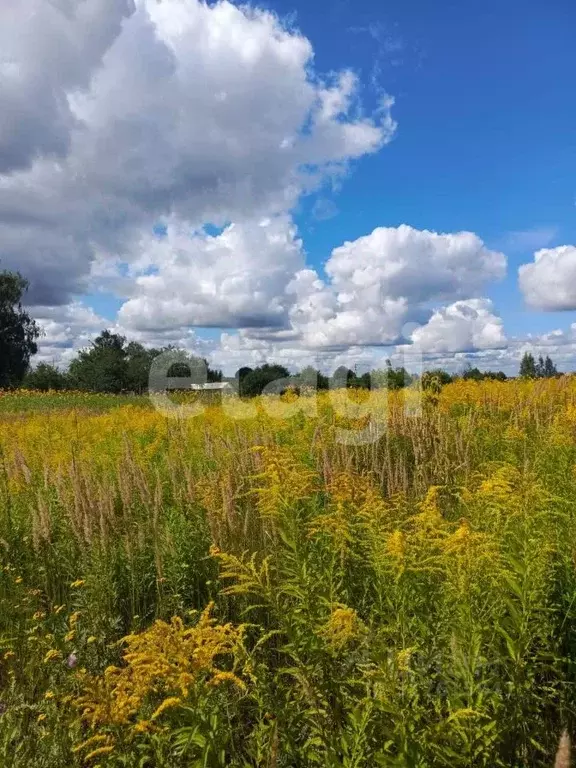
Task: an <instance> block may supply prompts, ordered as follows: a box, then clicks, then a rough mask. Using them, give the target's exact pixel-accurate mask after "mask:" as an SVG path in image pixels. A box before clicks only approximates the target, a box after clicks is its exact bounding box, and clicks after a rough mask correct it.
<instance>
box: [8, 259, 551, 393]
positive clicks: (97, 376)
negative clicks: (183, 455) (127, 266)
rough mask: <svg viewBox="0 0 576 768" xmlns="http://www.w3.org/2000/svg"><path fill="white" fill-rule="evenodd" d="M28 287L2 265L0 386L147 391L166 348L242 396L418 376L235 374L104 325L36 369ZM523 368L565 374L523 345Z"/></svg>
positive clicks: (444, 378)
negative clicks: (82, 345) (68, 356)
mask: <svg viewBox="0 0 576 768" xmlns="http://www.w3.org/2000/svg"><path fill="white" fill-rule="evenodd" d="M27 289H28V282H27V280H26V279H25V278H23V277H22V276H21V275H20V274H19V273H14V272H8V271H4V272H0V389H11V388H15V387H24V388H26V389H35V390H40V391H47V390H83V391H89V392H102V393H112V394H120V393H122V392H134V393H136V394H143V393H145V392H147V391H148V381H149V374H150V368H151V366H152V361H153V360H154V359H155V358H156V357H157V356H158V355H159V354H161V353H164V352H170V353H171V355H172V356H173V358H174V361H173V362H172V364H171V367H170V371H169V375H170V376H171V377H174V378H178V377H193V378H194V377H196V378H198V380H199V381H201V380H204V381H208V382H222V381H224V380H226V381H235V382H237V385H238V390H239V394H240V395H241V396H244V397H251V396H256V395H259V394H262V392H263V391H265V390H266V388H267V387H269V385H271V384H272V383H273V382H278V381H283V382H285V386H286V387H288V386H290V387H291V388H294V389H297V390H299V389H304V388H313V389H320V390H323V389H329V388H330V387H332V388H333V387H352V388H359V389H373V388H384V387H386V388H388V389H392V390H394V389H402V388H403V387H406V386H409V385H410V384H412V383H413V382H414V381H416V380H417V378H418V377H417V376H415V375H413V374H410V373H409V372H408V371H407V370H406V369H405V368H404V367H393V366H392V363H391V361H390V360H387V361H386V367H385V368H384V369H383V370H382V369H379V370H373V371H371V372H370V373H368V372H365V373H362V374H358V373H357V372H356V371H353V370H351V369H350V368H347V367H345V366H340V367H339V368H337V369H336V371H335V372H334V373H333V374H332V377H328V376H326V375H325V374H324V373H323V372H322V371H320V370H316V369H315V368H313V367H312V366H308V367H306V368H304V370H302V371H300V372H299V373H297V374H291V373H290V371H289V370H288V369H287V368H286V367H285V366H283V365H280V364H278V363H272V364H269V363H265V364H264V365H260V366H256V367H254V368H251V367H248V366H243V367H241V368H240V369H239V370H238V371H237V373H236V376H235V377H233V378H225V377H224V376H223V373H222V371H220V370H216V369H212V368H210V366H209V364H208V362H207V361H206V360H205V359H204V358H200V357H197V356H194V355H191V354H189V353H188V352H186V351H184V350H178V349H176V348H174V347H172V346H167V347H162V348H147V347H144V345H142V344H140V343H139V342H136V341H128V340H127V339H126V338H125V337H124V336H121V335H119V334H116V333H112V332H111V331H109V330H104V331H102V333H100V335H99V336H98V337H97V338H96V339H95V340H94V341H93V342H91V344H90V345H89V346H88V347H87V348H86V349H83V350H80V351H79V352H78V354H77V355H76V357H75V358H74V359H73V360H72V361H71V362H70V365H69V367H68V370H66V371H63V370H60V369H59V368H58V367H57V366H56V365H51V364H49V363H44V362H42V363H39V364H38V365H37V366H36V367H35V368H31V366H30V362H31V359H32V357H33V355H35V354H36V353H37V351H38V347H37V340H38V338H39V337H40V336H41V329H40V328H39V326H38V325H37V323H36V322H35V321H34V320H33V319H32V318H31V317H30V315H29V314H28V312H27V311H26V310H25V309H24V307H23V305H22V299H23V296H24V294H25V293H26V291H27ZM519 375H520V377H522V378H526V379H537V378H551V377H555V376H558V375H560V374H559V373H558V371H557V369H556V366H555V364H554V363H553V361H552V359H551V358H550V357H549V356H546V358H542V357H539V358H538V360H536V358H535V357H534V355H532V353H530V352H526V353H525V354H524V356H523V358H522V362H521V364H520V371H519ZM507 378H508V377H507V376H506V374H505V373H504V372H502V371H481V370H480V369H479V368H477V367H472V366H471V365H470V364H469V365H467V366H466V368H465V369H464V371H462V372H461V373H459V374H450V373H449V372H448V371H446V370H443V369H441V368H437V369H434V370H430V371H426V372H424V373H423V374H422V377H421V385H422V387H423V388H424V389H436V390H438V389H441V387H442V386H444V385H446V384H449V383H450V382H452V381H454V380H455V379H464V380H473V381H482V380H484V379H493V380H498V381H505V380H506V379H507Z"/></svg>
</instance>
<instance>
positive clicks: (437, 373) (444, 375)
mask: <svg viewBox="0 0 576 768" xmlns="http://www.w3.org/2000/svg"><path fill="white" fill-rule="evenodd" d="M452 381H453V377H452V376H451V375H450V374H449V373H448V371H445V370H443V369H442V368H434V369H433V370H431V371H424V373H423V374H422V389H428V390H430V391H432V392H439V391H440V390H441V389H442V387H443V386H445V385H446V384H450V383H451V382H452Z"/></svg>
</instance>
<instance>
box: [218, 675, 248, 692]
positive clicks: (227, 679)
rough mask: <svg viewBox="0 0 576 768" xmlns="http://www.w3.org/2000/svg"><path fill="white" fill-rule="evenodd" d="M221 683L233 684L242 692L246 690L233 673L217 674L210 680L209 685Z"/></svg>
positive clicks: (244, 685)
mask: <svg viewBox="0 0 576 768" xmlns="http://www.w3.org/2000/svg"><path fill="white" fill-rule="evenodd" d="M221 683H233V684H234V685H236V686H237V687H238V688H241V689H242V690H243V691H245V690H246V684H245V683H244V682H243V681H242V680H240V678H239V677H238V676H237V675H235V674H234V672H217V673H216V674H215V675H214V677H213V678H212V679H211V680H210V685H220V684H221Z"/></svg>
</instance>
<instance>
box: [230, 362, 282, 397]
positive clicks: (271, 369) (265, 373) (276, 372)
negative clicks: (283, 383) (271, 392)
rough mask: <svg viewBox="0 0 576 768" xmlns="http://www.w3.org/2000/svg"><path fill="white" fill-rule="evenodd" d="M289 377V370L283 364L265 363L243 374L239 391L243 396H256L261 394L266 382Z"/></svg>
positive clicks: (269, 382)
mask: <svg viewBox="0 0 576 768" xmlns="http://www.w3.org/2000/svg"><path fill="white" fill-rule="evenodd" d="M289 377H290V371H289V370H288V369H287V368H285V367H284V366H283V365H276V364H274V365H269V364H268V363H265V364H264V365H261V366H259V367H257V368H254V369H253V370H251V371H250V373H247V374H246V375H245V376H244V378H243V379H242V380H241V390H240V393H241V395H242V396H244V397H256V395H261V394H262V392H263V391H264V389H265V388H266V386H267V385H268V384H271V383H272V382H273V381H277V380H278V379H287V378H289Z"/></svg>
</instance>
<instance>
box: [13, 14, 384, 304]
mask: <svg viewBox="0 0 576 768" xmlns="http://www.w3.org/2000/svg"><path fill="white" fill-rule="evenodd" d="M5 6H6V7H5ZM0 51H1V53H0V73H1V75H2V76H1V77H0V253H1V254H2V260H3V265H4V266H7V267H9V268H15V267H18V268H19V269H21V271H22V272H23V273H24V274H25V275H26V276H27V277H29V278H30V282H31V293H30V298H31V301H32V302H33V303H41V304H57V303H66V302H67V301H68V298H69V295H70V294H71V293H72V294H73V293H81V292H87V291H88V290H89V289H90V272H91V263H92V262H93V261H94V260H95V259H96V258H98V259H99V260H100V261H102V260H103V259H107V258H108V259H111V260H118V259H119V260H120V261H122V262H127V261H130V260H132V259H134V258H138V256H139V248H140V247H141V244H142V239H143V236H144V233H146V232H149V231H150V230H151V227H152V226H153V224H154V223H155V222H156V221H158V220H159V219H161V218H163V217H168V218H169V217H176V218H177V219H180V220H181V221H182V222H186V223H187V224H189V225H190V226H191V227H193V228H199V227H200V226H201V225H202V224H204V223H206V222H211V223H215V224H219V225H222V224H224V223H226V222H230V221H242V220H244V219H250V220H252V219H258V218H261V217H263V216H273V215H277V214H279V213H283V212H286V211H289V210H290V209H291V208H292V207H293V206H294V204H295V203H296V201H297V200H298V198H299V196H300V195H301V194H302V193H303V192H305V191H306V190H309V189H311V188H313V187H315V186H316V185H318V184H319V183H320V182H321V181H322V180H323V179H325V178H331V177H332V176H333V175H334V174H336V173H338V172H339V171H341V170H342V169H344V168H346V165H347V164H348V163H349V161H351V160H353V159H355V158H358V157H361V156H362V155H364V154H366V153H370V152H374V151H377V150H378V149H380V148H381V147H382V146H383V145H384V144H385V143H386V142H387V141H389V140H390V139H391V137H392V135H393V133H394V130H395V125H394V122H393V120H392V118H391V116H390V107H391V100H390V99H388V98H385V99H383V100H382V102H381V104H380V106H379V107H378V108H377V109H376V110H375V111H373V112H372V113H371V114H366V113H364V112H363V110H362V108H361V105H360V103H359V100H358V82H357V79H356V76H355V75H354V74H353V73H352V72H350V71H348V70H343V71H341V72H336V73H332V74H330V75H329V76H327V77H322V76H321V74H320V73H318V72H316V71H315V70H314V66H313V49H312V45H311V44H310V42H309V41H308V40H307V39H306V38H305V37H304V36H303V35H301V34H300V33H299V32H297V31H295V30H294V29H292V28H289V27H287V26H286V25H284V24H283V23H282V22H281V21H280V20H279V19H278V18H277V17H276V16H275V15H274V14H272V13H270V12H268V11H264V10H258V9H255V8H251V7H249V6H247V5H246V6H238V5H235V4H232V3H231V2H228V1H227V0H220V1H219V2H216V3H211V4H206V3H204V2H201V0H187V1H186V2H183V1H182V0H162V2H157V0H137V1H136V2H132V0H83V2H81V3H76V2H72V1H71V0H52V1H51V2H50V1H49V0H22V2H19V3H8V4H6V3H5V4H3V5H2V10H1V11H0Z"/></svg>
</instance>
